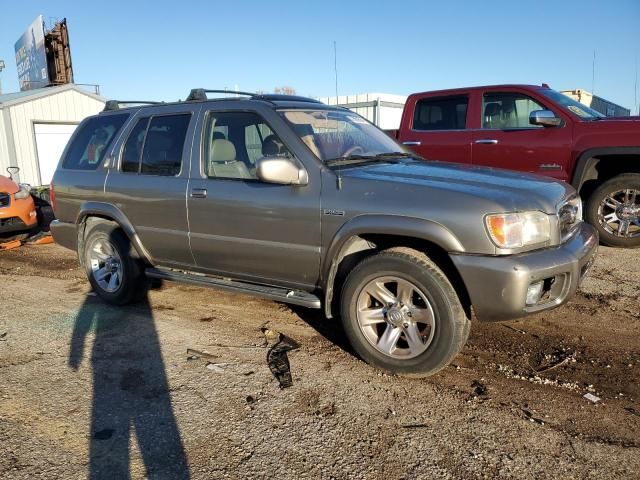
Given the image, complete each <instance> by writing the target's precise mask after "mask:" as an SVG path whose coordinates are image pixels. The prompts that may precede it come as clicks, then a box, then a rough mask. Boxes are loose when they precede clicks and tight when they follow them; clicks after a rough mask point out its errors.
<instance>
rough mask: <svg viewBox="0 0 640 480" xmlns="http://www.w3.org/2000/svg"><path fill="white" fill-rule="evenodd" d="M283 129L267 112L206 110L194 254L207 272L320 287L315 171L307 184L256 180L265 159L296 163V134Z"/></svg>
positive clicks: (195, 195)
mask: <svg viewBox="0 0 640 480" xmlns="http://www.w3.org/2000/svg"><path fill="white" fill-rule="evenodd" d="M234 105H235V104H234ZM267 119H268V120H267ZM277 125H280V132H278V130H277V129H276V127H277ZM284 125H285V124H284V122H283V120H282V119H280V118H279V117H278V115H277V114H276V113H275V112H274V111H273V110H271V109H269V108H265V109H264V111H263V112H258V111H257V110H253V111H251V110H244V111H240V110H238V109H237V108H235V109H230V110H224V106H223V105H220V106H219V107H218V108H216V109H213V108H211V109H206V111H205V109H203V112H202V121H201V122H200V128H199V131H198V132H196V137H197V139H198V143H200V142H201V146H200V147H199V148H197V149H195V148H194V155H193V158H194V160H193V161H192V175H191V181H190V185H189V198H188V206H189V225H190V239H191V249H192V251H193V255H194V257H195V261H196V264H197V267H198V268H199V269H201V270H202V271H205V272H207V273H213V274H219V275H223V276H225V275H227V276H230V277H233V278H238V279H243V280H247V281H257V282H260V283H270V284H274V285H285V286H297V287H300V288H307V289H309V288H313V287H314V286H315V284H316V281H317V278H318V273H319V266H320V238H321V236H320V179H319V172H318V169H309V168H307V171H308V174H309V183H308V184H307V185H304V186H294V185H276V184H269V183H264V182H262V181H260V180H258V178H257V177H256V174H255V166H256V160H257V159H258V158H259V157H262V156H263V155H275V154H279V155H290V156H292V157H294V158H295V155H294V154H295V151H294V150H292V149H291V148H289V146H287V144H285V143H284V140H286V139H287V135H289V136H290V139H292V138H293V137H294V135H293V133H290V132H288V131H287V130H286V127H284ZM296 161H298V162H299V160H297V159H296ZM300 163H302V162H300Z"/></svg>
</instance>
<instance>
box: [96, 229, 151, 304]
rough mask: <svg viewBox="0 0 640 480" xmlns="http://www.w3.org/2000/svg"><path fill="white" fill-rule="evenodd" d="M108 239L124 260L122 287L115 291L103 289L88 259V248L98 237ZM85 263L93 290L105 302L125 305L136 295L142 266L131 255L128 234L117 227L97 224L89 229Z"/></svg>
mask: <svg viewBox="0 0 640 480" xmlns="http://www.w3.org/2000/svg"><path fill="white" fill-rule="evenodd" d="M100 238H102V239H103V240H106V241H108V242H109V243H110V244H111V245H112V246H113V248H114V249H115V250H116V251H117V252H118V255H119V256H120V260H121V262H122V273H123V278H122V279H121V283H120V288H118V290H116V291H115V292H107V291H105V290H103V289H102V288H101V287H100V285H99V284H98V282H97V281H96V279H95V278H94V276H93V271H92V269H91V263H90V261H89V259H88V249H89V247H91V245H92V244H93V243H94V242H95V241H96V240H98V239H100ZM84 245H85V248H84V249H83V265H84V267H85V271H86V273H87V277H88V279H89V282H90V283H91V286H92V287H93V290H94V291H95V292H96V294H97V295H98V296H99V297H100V298H101V299H102V300H104V301H105V302H107V303H111V304H113V305H124V304H127V303H130V302H131V301H132V300H133V299H134V296H135V293H136V290H137V287H138V286H139V283H140V282H139V280H140V268H139V266H138V264H137V262H136V261H135V260H134V259H133V258H132V257H131V245H130V242H129V239H128V238H127V236H126V235H125V234H124V233H123V232H122V230H120V229H119V228H117V227H113V226H111V225H108V224H97V225H95V226H93V227H92V228H91V230H89V232H88V233H87V235H86V238H85V241H84Z"/></svg>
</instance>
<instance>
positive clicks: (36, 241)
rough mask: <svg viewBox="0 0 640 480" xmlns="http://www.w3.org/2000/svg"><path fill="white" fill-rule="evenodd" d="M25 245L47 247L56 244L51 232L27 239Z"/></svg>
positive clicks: (39, 233) (37, 234)
mask: <svg viewBox="0 0 640 480" xmlns="http://www.w3.org/2000/svg"><path fill="white" fill-rule="evenodd" d="M24 243H28V244H30V245H47V244H49V243H54V241H53V237H52V236H51V233H50V232H38V233H36V234H35V235H33V236H31V237H29V238H27V239H26V240H25V241H24Z"/></svg>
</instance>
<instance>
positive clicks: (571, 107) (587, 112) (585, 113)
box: [540, 88, 604, 120]
mask: <svg viewBox="0 0 640 480" xmlns="http://www.w3.org/2000/svg"><path fill="white" fill-rule="evenodd" d="M540 92H541V93H542V94H543V95H544V96H545V97H548V98H550V99H551V100H553V101H554V102H556V103H559V104H560V105H561V106H562V107H563V108H564V109H565V110H568V111H570V112H571V113H573V114H575V115H578V116H579V117H580V118H582V119H583V120H598V119H599V118H604V115H602V114H601V113H600V112H596V111H595V110H594V109H592V108H589V107H587V106H586V105H583V104H582V103H580V102H576V101H575V100H574V99H573V98H571V97H568V96H566V95H565V94H564V93H560V92H557V91H555V90H551V89H550V88H543V89H542V90H540Z"/></svg>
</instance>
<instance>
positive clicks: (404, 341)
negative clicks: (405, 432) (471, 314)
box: [341, 248, 470, 376]
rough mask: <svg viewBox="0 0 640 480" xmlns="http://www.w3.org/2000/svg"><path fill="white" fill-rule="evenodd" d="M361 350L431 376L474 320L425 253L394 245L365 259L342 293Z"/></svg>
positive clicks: (381, 362) (404, 370)
mask: <svg viewBox="0 0 640 480" xmlns="http://www.w3.org/2000/svg"><path fill="white" fill-rule="evenodd" d="M341 316H342V322H343V325H344V329H345V332H346V334H347V336H348V337H349V340H350V341H351V344H352V345H353V348H354V349H355V350H356V352H357V353H358V355H360V357H361V358H362V359H363V360H365V361H366V362H367V363H370V364H372V365H374V366H377V367H379V368H382V369H384V370H387V371H389V372H392V373H398V374H405V375H414V376H428V375H432V374H434V373H435V372H437V371H438V370H440V369H442V368H443V367H445V366H446V365H447V364H448V363H449V362H451V360H452V359H453V358H454V357H455V356H456V355H457V354H458V352H459V351H460V350H461V349H462V347H463V346H464V344H465V342H466V341H467V337H468V336H469V329H470V321H469V319H468V318H467V316H466V314H465V311H464V309H463V307H462V305H461V303H460V300H459V298H458V295H457V294H456V291H455V289H454V288H453V286H452V285H451V283H450V282H449V280H448V279H447V277H446V275H445V274H444V273H443V272H442V270H440V268H438V266H437V265H436V264H435V263H433V262H432V261H431V260H430V259H429V258H428V257H427V256H426V255H425V254H423V253H421V252H418V251H416V250H413V249H409V248H393V249H389V250H385V251H383V252H381V253H378V254H376V255H373V256H371V257H369V258H366V259H365V260H363V261H362V262H361V263H359V264H358V265H357V266H356V267H355V268H354V269H353V271H352V272H351V273H350V274H349V276H348V277H347V279H346V281H345V284H344V287H343V290H342V297H341Z"/></svg>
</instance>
